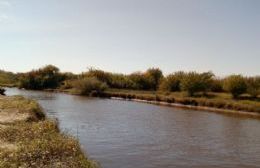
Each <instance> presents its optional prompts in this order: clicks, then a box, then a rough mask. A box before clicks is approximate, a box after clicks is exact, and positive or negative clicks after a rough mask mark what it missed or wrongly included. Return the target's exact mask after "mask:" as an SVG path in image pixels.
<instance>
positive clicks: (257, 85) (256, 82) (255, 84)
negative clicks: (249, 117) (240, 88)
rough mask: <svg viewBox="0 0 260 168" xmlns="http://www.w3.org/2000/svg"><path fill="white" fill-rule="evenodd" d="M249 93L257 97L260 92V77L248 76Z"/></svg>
mask: <svg viewBox="0 0 260 168" xmlns="http://www.w3.org/2000/svg"><path fill="white" fill-rule="evenodd" d="M246 84H247V93H248V94H250V95H251V96H252V97H253V98H256V97H257V96H258V95H259V94H260V77H259V76H258V77H249V78H246Z"/></svg>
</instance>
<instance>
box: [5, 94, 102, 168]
mask: <svg viewBox="0 0 260 168" xmlns="http://www.w3.org/2000/svg"><path fill="white" fill-rule="evenodd" d="M13 111H15V114H17V116H18V117H19V116H20V114H28V115H27V117H26V118H22V119H21V120H11V121H7V120H2V122H0V142H1V143H0V168H6V167H14V168H16V167H23V168H27V167H35V168H36V167H37V168H38V167H52V168H56V167H57V168H58V167H62V168H63V167H64V168H66V167H68V168H95V167H97V164H96V163H95V162H93V161H91V160H89V159H88V158H87V156H86V155H85V154H84V153H83V152H82V150H81V148H80V145H79V143H78V141H77V140H75V139H74V138H73V137H71V136H69V135H66V134H63V133H61V132H60V130H59V128H58V124H57V122H56V121H53V120H50V119H46V117H45V115H44V113H43V112H42V109H41V108H40V106H39V105H38V103H36V102H35V101H32V100H28V99H25V98H23V97H20V96H19V97H17V96H16V97H3V96H2V97H0V119H1V118H3V117H2V116H5V115H3V114H5V113H6V112H13Z"/></svg>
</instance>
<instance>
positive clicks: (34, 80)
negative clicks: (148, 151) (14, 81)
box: [19, 65, 64, 90]
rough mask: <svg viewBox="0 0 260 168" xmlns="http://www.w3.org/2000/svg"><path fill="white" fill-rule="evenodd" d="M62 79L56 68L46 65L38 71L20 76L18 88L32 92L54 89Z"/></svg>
mask: <svg viewBox="0 0 260 168" xmlns="http://www.w3.org/2000/svg"><path fill="white" fill-rule="evenodd" d="M63 77H64V76H63V75H61V74H60V72H59V69H58V68H57V67H55V66H53V65H47V66H45V67H43V68H40V69H38V70H32V71H30V72H28V73H25V74H22V75H21V77H20V84H19V87H20V88H25V89H33V90H41V89H47V88H48V89H50V88H56V87H58V86H59V84H60V83H61V81H63V80H64V78H63Z"/></svg>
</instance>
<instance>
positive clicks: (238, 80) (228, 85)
mask: <svg viewBox="0 0 260 168" xmlns="http://www.w3.org/2000/svg"><path fill="white" fill-rule="evenodd" d="M224 89H225V90H226V91H228V92H230V93H231V94H232V96H233V98H238V97H239V95H241V94H243V93H245V92H246V90H247V86H246V82H245V79H244V78H243V77H242V76H241V75H231V76H229V77H227V78H226V79H225V80H224Z"/></svg>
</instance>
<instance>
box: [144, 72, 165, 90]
mask: <svg viewBox="0 0 260 168" xmlns="http://www.w3.org/2000/svg"><path fill="white" fill-rule="evenodd" d="M144 76H145V77H146V78H147V81H148V82H149V85H150V89H152V90H157V89H158V87H159V84H160V81H161V79H162V78H163V73H162V71H161V70H160V69H159V68H149V69H148V70H147V71H146V72H145V74H144Z"/></svg>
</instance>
